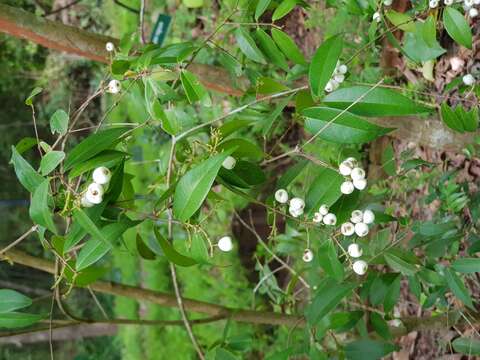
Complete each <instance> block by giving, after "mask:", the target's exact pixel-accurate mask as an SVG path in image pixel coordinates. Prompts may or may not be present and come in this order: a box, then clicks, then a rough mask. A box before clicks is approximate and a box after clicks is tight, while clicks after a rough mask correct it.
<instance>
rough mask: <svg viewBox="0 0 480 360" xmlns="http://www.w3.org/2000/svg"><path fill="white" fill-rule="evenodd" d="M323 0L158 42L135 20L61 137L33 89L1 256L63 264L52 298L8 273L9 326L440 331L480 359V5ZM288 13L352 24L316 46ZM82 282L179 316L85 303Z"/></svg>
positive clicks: (264, 2) (267, 5)
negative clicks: (117, 259)
mask: <svg viewBox="0 0 480 360" xmlns="http://www.w3.org/2000/svg"><path fill="white" fill-rule="evenodd" d="M320 3H321V6H320V10H319V7H318V6H319V4H317V3H310V2H306V1H296V0H283V1H274V0H258V1H243V0H238V1H224V2H219V3H216V6H218V7H220V8H221V9H222V14H224V17H223V18H221V19H217V20H215V21H214V22H213V25H212V29H211V32H209V33H208V34H207V35H206V36H205V37H202V38H196V39H192V40H188V41H184V40H181V39H176V41H171V42H167V43H166V45H162V46H160V45H156V44H153V43H148V41H146V39H145V36H144V20H143V16H140V22H139V30H138V31H137V32H135V33H132V34H127V35H125V36H124V37H123V38H122V39H121V40H119V41H117V40H115V39H113V38H109V39H107V41H103V40H102V41H103V42H102V49H98V47H97V49H96V50H91V51H96V53H95V54H94V55H92V56H90V58H93V56H97V57H98V58H101V59H103V60H102V61H104V62H105V63H106V65H105V66H104V67H103V70H102V71H103V73H102V76H101V78H99V79H98V81H97V82H96V85H97V88H96V90H95V91H94V92H93V93H92V94H90V95H89V96H88V97H87V98H86V100H85V101H84V102H83V103H82V104H81V105H80V106H79V107H78V108H76V109H66V108H65V109H58V110H56V111H55V112H54V113H53V115H52V116H51V117H50V118H49V127H50V131H51V133H52V134H53V135H54V137H53V139H54V140H53V141H48V140H47V139H42V138H41V137H40V136H39V132H38V130H37V123H38V122H39V121H41V119H39V116H38V114H37V113H36V112H35V109H36V101H37V99H38V98H39V96H41V94H42V91H48V88H47V87H45V88H44V89H42V88H40V87H36V88H35V89H34V90H33V91H32V92H31V95H30V96H29V97H28V98H27V99H26V101H25V104H26V106H29V107H30V108H31V110H32V114H33V126H34V130H35V131H34V133H32V136H31V137H28V138H24V139H21V140H19V141H18V142H17V143H16V144H15V145H13V146H12V147H11V154H12V155H11V165H12V168H13V169H14V171H15V174H16V176H17V178H18V181H19V182H20V183H21V185H23V187H24V188H25V189H26V190H27V191H28V192H29V193H30V202H29V216H30V219H31V225H29V226H30V228H29V230H28V231H27V232H26V233H25V234H24V235H22V236H21V237H19V238H18V239H17V240H15V241H13V242H11V243H10V244H9V245H8V246H6V247H5V248H4V249H2V250H0V256H1V258H2V260H5V261H6V262H9V263H11V264H15V263H18V264H21V265H25V266H29V267H31V268H36V269H39V270H41V271H44V272H48V273H51V274H52V275H53V281H52V287H51V291H52V307H51V309H50V312H48V311H46V312H35V311H30V312H28V309H27V310H25V311H23V310H22V309H23V308H25V307H27V306H30V305H31V304H32V300H31V299H30V298H29V297H27V296H25V295H24V294H22V293H20V292H19V291H14V290H10V289H3V290H0V326H1V327H2V328H5V329H18V328H22V329H20V330H19V331H20V332H25V331H28V329H38V328H40V327H43V328H47V329H49V328H53V327H60V326H71V325H75V324H82V323H85V324H92V323H101V322H109V323H113V324H117V325H118V326H129V325H132V324H136V325H139V326H142V325H144V326H148V325H150V326H151V325H158V326H165V327H167V326H175V325H180V326H183V327H184V329H185V331H186V333H187V334H188V339H189V343H188V345H189V346H188V348H189V349H190V353H188V354H189V355H188V356H189V358H199V359H244V358H245V359H263V358H268V359H290V358H291V359H304V358H310V359H380V358H383V357H390V358H394V359H396V358H408V357H409V356H410V358H417V357H416V355H415V354H416V353H415V352H414V353H411V352H409V351H410V350H408V349H409V348H411V347H412V346H413V347H415V344H413V345H411V344H410V345H408V346H407V345H406V344H408V341H407V340H405V339H408V336H407V335H408V334H411V333H416V334H418V332H422V331H428V332H433V333H439V334H441V336H437V337H435V338H434V340H432V343H431V344H430V345H431V347H432V353H431V354H430V357H425V358H440V357H441V356H444V355H445V354H454V353H456V354H464V355H466V356H477V355H479V356H480V334H479V331H478V329H479V324H480V313H479V303H478V301H479V296H480V286H479V282H478V281H479V272H480V257H479V256H478V255H479V253H480V237H479V235H478V224H479V219H480V210H479V206H480V195H479V193H478V176H479V174H480V172H477V173H475V171H473V170H471V168H470V167H469V166H470V165H465V164H467V163H468V164H476V163H478V162H479V160H478V151H479V147H478V145H479V142H478V138H477V137H476V135H477V128H478V95H479V90H480V87H479V86H478V79H479V78H480V58H479V52H478V51H479V46H480V36H479V35H480V32H479V29H480V22H478V20H477V19H478V17H477V15H478V8H479V7H480V1H474V0H472V1H467V0H465V1H447V0H445V1H433V0H431V1H426V0H417V1H413V0H412V1H406V0H405V1H402V0H398V1H391V0H390V1H387V0H384V1H379V0H376V1H375V0H363V1H357V0H344V1H328V0H327V1H322V2H320ZM142 4H143V5H145V4H144V2H142ZM187 6H191V7H194V6H196V5H195V4H194V5H192V4H189V5H187ZM142 8H143V7H142ZM142 11H143V10H142ZM189 11H194V10H193V9H190V10H189ZM319 11H320V13H322V14H323V15H320V13H319ZM142 14H143V13H141V15H142ZM295 14H297V15H298V14H303V15H302V16H306V17H307V18H308V21H310V25H311V26H313V25H314V23H315V21H318V22H322V21H323V20H322V18H321V16H327V15H328V14H335V16H336V17H338V19H339V20H335V19H334V20H333V22H332V24H333V25H332V28H329V29H326V31H325V33H324V34H323V35H322V36H321V37H322V38H323V40H322V41H321V42H320V43H319V44H317V45H316V46H315V49H314V51H313V52H312V53H306V52H305V51H303V48H302V46H301V45H302V44H301V42H302V41H303V40H302V37H297V38H294V37H293V36H292V34H291V32H289V31H287V29H286V27H285V26H284V25H285V21H286V20H285V19H288V18H289V17H292V16H296V15H295ZM325 14H327V15H325ZM346 20H348V21H347V22H345V21H346ZM212 21H213V20H212ZM348 22H350V23H349V24H348ZM342 24H343V25H342ZM34 41H37V40H34ZM96 41H97V44H98V41H100V40H96ZM47 46H49V45H47ZM51 47H55V44H53V45H51ZM65 48H68V46H66V47H65ZM65 48H63V50H65ZM200 65H201V66H200ZM214 66H215V67H214ZM213 69H214V70H213ZM206 74H207V76H206ZM99 99H101V101H102V103H103V113H102V114H101V116H100V117H99V118H98V120H97V121H95V122H93V123H91V124H90V126H88V127H85V126H81V124H82V123H83V122H82V117H83V115H84V112H85V110H86V109H87V108H88V107H92V106H96V105H95V104H98V103H96V101H97V100H99ZM126 103H128V104H130V107H129V109H130V111H129V113H128V114H127V115H126V116H125V117H124V118H122V119H119V116H115V114H116V112H117V111H118V109H119V107H121V106H122V104H126ZM97 106H98V105H97ZM83 124H84V123H83ZM459 159H460V160H459ZM472 166H473V165H472ZM470 170H471V171H470ZM132 232H133V233H134V234H135V235H134V241H133V242H132V241H126V240H125V239H126V237H125V236H124V234H126V233H132ZM32 234H36V238H35V237H32V236H31V235H32ZM27 238H28V240H25V239H27ZM22 241H39V242H40V243H41V245H42V249H43V253H41V254H37V255H38V257H34V256H32V255H28V254H26V253H24V252H21V251H19V250H18V249H15V247H16V246H17V245H19V243H20V242H22ZM247 243H249V244H247ZM252 243H253V246H252ZM118 250H121V251H123V252H125V253H127V254H128V256H131V257H138V258H142V259H144V260H145V261H148V262H156V261H157V262H158V261H160V260H166V261H168V264H169V267H168V272H169V276H170V279H171V280H169V281H171V283H172V288H173V291H172V292H173V294H169V293H162V292H158V291H153V290H149V289H145V288H140V287H135V286H132V285H127V284H122V283H119V282H118V281H116V280H117V279H115V278H112V276H111V274H109V264H110V263H111V261H112V253H114V252H115V251H118ZM237 257H239V258H240V262H241V263H242V264H243V265H242V264H240V263H239V262H238V259H236V258H237ZM46 259H49V260H46ZM245 264H250V265H248V266H249V268H248V269H247V271H248V272H249V275H248V276H247V277H248V278H249V280H250V281H251V282H252V284H253V286H252V287H251V289H250V288H248V289H249V291H248V292H244V293H242V295H241V296H237V298H234V299H233V300H232V299H228V303H227V301H224V299H222V298H218V299H216V301H209V302H206V301H205V300H204V298H202V299H190V298H186V297H185V296H184V294H183V293H182V291H183V290H184V289H185V288H188V282H189V281H192V282H194V281H195V279H194V276H193V275H192V276H191V277H190V278H188V277H184V278H183V281H182V282H180V281H179V279H178V276H177V272H179V271H181V272H182V273H183V274H185V273H187V274H188V272H189V271H190V270H189V269H195V268H199V269H200V270H201V272H202V273H204V274H203V276H208V279H209V280H208V282H209V283H211V284H213V283H215V282H219V281H222V280H221V274H222V272H226V271H228V268H229V267H232V266H238V267H239V268H240V267H241V266H247V265H245ZM138 271H140V269H139V270H138ZM191 271H192V272H191V273H192V274H199V272H194V271H193V270H191ZM241 271H242V270H238V272H241ZM219 274H220V275H219ZM212 286H213V285H212ZM245 286H246V287H248V285H245ZM77 288H84V289H86V290H87V291H90V292H91V293H92V297H93V299H96V297H95V293H106V294H110V295H114V296H122V297H129V298H132V299H135V300H138V301H141V302H152V303H155V304H158V305H161V306H167V307H174V308H177V309H178V311H179V314H180V316H179V318H178V319H176V320H169V319H162V320H156V322H155V321H153V320H147V319H142V318H132V319H127V318H118V317H117V318H112V317H111V316H108V320H105V319H104V318H93V317H87V316H85V315H79V314H78V313H79V312H80V311H79V309H75V308H73V307H72V306H70V305H69V301H71V300H72V297H74V296H75V294H76V292H75V289H77ZM209 291H210V290H209V287H208V286H206V288H205V289H204V292H205V293H208V292H209ZM245 294H246V295H245ZM243 297H247V298H243ZM235 304H237V305H235ZM93 306H99V307H100V308H101V304H99V302H98V300H96V301H95V302H94V305H93ZM57 308H58V310H55V309H57ZM107 315H108V314H107ZM201 323H212V326H215V329H216V330H215V332H214V333H212V335H211V336H210V337H203V336H199V331H197V330H196V329H197V326H198V324H201ZM236 323H247V324H250V325H251V326H252V327H253V330H252V328H249V330H248V331H247V330H245V331H244V333H242V334H241V335H242V336H243V337H242V339H245V338H248V341H239V340H238V329H245V328H235V329H236V331H237V333H236V334H233V333H232V331H230V328H231V327H233V326H235V325H233V324H236ZM9 334H11V331H10V332H9ZM272 344H274V346H273V345H272ZM417 354H418V353H417ZM182 356H183V355H182ZM397 356H398V357H397ZM401 356H403V357H401ZM405 356H406V357H405ZM419 356H420V355H419ZM162 358H166V357H162V354H158V359H162ZM179 358H183V357H180V355H179Z"/></svg>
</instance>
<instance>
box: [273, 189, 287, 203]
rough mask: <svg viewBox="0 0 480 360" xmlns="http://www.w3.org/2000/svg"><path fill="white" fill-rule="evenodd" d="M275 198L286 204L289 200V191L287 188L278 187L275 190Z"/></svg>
mask: <svg viewBox="0 0 480 360" xmlns="http://www.w3.org/2000/svg"><path fill="white" fill-rule="evenodd" d="M275 200H276V201H277V202H279V203H280V204H286V203H287V201H288V192H287V190H285V189H278V190H277V191H276V192H275Z"/></svg>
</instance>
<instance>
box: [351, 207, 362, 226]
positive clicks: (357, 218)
mask: <svg viewBox="0 0 480 360" xmlns="http://www.w3.org/2000/svg"><path fill="white" fill-rule="evenodd" d="M350 221H351V222H352V223H354V224H358V223H361V222H362V221H363V211H362V210H353V211H352V216H351V217H350Z"/></svg>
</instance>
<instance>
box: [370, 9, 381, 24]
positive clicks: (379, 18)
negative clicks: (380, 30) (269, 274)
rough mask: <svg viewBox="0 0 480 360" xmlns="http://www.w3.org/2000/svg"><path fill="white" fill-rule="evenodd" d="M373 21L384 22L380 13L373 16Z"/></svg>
mask: <svg viewBox="0 0 480 360" xmlns="http://www.w3.org/2000/svg"><path fill="white" fill-rule="evenodd" d="M372 20H373V21H376V22H380V20H382V19H381V17H380V13H379V12H378V11H377V12H376V13H374V14H373V16H372Z"/></svg>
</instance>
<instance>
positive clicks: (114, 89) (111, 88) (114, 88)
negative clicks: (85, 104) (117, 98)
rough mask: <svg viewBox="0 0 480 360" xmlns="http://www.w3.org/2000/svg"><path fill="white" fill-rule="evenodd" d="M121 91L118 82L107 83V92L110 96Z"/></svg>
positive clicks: (120, 85)
mask: <svg viewBox="0 0 480 360" xmlns="http://www.w3.org/2000/svg"><path fill="white" fill-rule="evenodd" d="M121 89H122V84H121V83H120V81H118V80H110V82H109V83H108V88H107V91H108V92H109V93H110V94H118V93H119V92H120V90H121Z"/></svg>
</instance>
